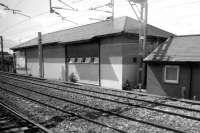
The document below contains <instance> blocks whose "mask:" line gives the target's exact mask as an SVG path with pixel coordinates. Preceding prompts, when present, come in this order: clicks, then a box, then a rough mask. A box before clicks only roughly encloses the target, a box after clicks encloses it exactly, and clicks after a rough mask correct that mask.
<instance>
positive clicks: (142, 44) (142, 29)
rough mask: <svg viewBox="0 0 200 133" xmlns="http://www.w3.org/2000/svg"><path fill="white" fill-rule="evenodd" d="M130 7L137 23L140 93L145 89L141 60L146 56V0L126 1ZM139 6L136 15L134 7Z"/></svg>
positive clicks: (144, 71) (144, 68)
mask: <svg viewBox="0 0 200 133" xmlns="http://www.w3.org/2000/svg"><path fill="white" fill-rule="evenodd" d="M128 2H129V4H130V5H131V7H132V9H133V11H134V13H135V15H136V16H137V18H138V21H139V46H138V64H139V66H138V76H137V84H138V87H139V89H140V91H141V89H142V88H145V80H146V79H145V73H146V67H145V64H144V63H143V59H144V57H145V56H146V53H147V52H146V40H147V37H146V36H147V18H148V3H147V0H128ZM136 4H138V5H140V10H139V15H138V14H137V12H136V10H135V8H134V6H135V5H136Z"/></svg>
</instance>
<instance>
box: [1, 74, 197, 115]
mask: <svg viewBox="0 0 200 133" xmlns="http://www.w3.org/2000/svg"><path fill="white" fill-rule="evenodd" d="M1 76H2V75H1ZM4 77H5V76H4ZM9 78H13V77H9ZM14 79H16V78H14ZM16 80H19V79H16ZM25 80H26V81H27V80H28V79H25ZM35 81H36V82H40V81H38V80H35ZM27 82H28V81H27ZM30 82H33V79H31V81H30ZM41 83H48V84H51V85H57V86H60V87H69V88H72V89H77V90H82V91H85V92H92V93H97V94H103V95H108V96H115V97H119V98H125V99H128V100H135V101H141V102H147V103H151V104H157V105H160V106H166V107H171V108H176V109H181V110H187V111H193V112H198V113H200V110H198V109H193V108H186V107H181V106H176V105H170V104H165V103H159V102H157V101H150V100H145V99H140V98H135V97H127V96H122V95H118V94H112V93H105V92H101V91H95V90H89V89H83V88H80V87H77V86H68V85H61V84H58V83H52V82H48V81H47V82H46V81H42V82H41ZM32 84H36V83H32Z"/></svg>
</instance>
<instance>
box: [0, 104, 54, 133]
mask: <svg viewBox="0 0 200 133" xmlns="http://www.w3.org/2000/svg"><path fill="white" fill-rule="evenodd" d="M0 132H1V133H52V132H51V131H49V130H48V129H46V128H45V127H43V126H42V125H40V124H37V123H35V122H33V121H32V120H29V119H28V118H27V117H25V116H23V115H22V114H20V113H18V112H16V111H15V110H14V109H13V108H11V107H9V106H8V105H6V104H5V103H2V102H0Z"/></svg>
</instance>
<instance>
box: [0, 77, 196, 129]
mask: <svg viewBox="0 0 200 133" xmlns="http://www.w3.org/2000/svg"><path fill="white" fill-rule="evenodd" d="M9 75H12V76H9ZM1 76H2V77H3V78H7V79H10V80H15V81H18V82H23V83H29V84H32V85H35V86H37V87H41V86H42V87H46V88H51V89H57V90H60V91H67V92H70V93H75V94H79V95H84V96H87V97H92V98H96V99H101V100H106V101H109V102H117V103H120V104H126V105H128V106H134V107H139V108H145V109H148V110H152V111H158V112H162V113H167V114H170V115H176V116H180V117H183V118H187V119H192V120H198V121H200V118H196V117H192V116H188V115H183V114H178V113H174V112H169V111H164V110H160V109H154V108H151V107H146V106H142V105H134V104H132V103H131V102H127V101H126V102H124V101H118V100H113V99H109V98H105V97H100V96H95V95H92V94H85V93H80V92H77V91H75V90H79V91H80V90H81V91H83V92H84V91H85V92H91V91H92V93H98V94H99V93H100V94H101V95H106V96H107V95H109V96H112V97H115V99H116V98H124V99H126V100H127V99H128V100H137V101H140V102H141V101H142V102H148V103H151V104H158V105H162V106H164V105H165V104H163V103H158V102H153V101H149V100H143V99H138V98H133V97H125V96H120V95H117V94H110V93H105V92H100V91H97V90H87V89H83V88H81V87H79V86H78V87H77V85H76V86H74V89H75V90H66V89H59V88H58V87H56V86H60V87H68V88H69V87H70V89H73V87H72V86H73V85H72V84H70V85H63V84H58V83H52V82H51V81H47V80H43V79H42V80H41V79H36V78H32V77H30V78H28V79H23V78H16V77H20V76H19V75H14V74H9V73H4V74H3V73H1ZM22 77H23V76H22ZM24 77H25V76H24ZM1 82H2V81H1ZM2 83H4V84H7V85H10V86H13V87H16V88H21V89H24V90H28V91H31V92H34V93H37V94H40V95H43V96H47V97H52V98H55V99H58V100H61V101H65V102H70V103H73V104H76V105H79V106H83V107H86V108H90V109H93V110H97V111H101V112H104V113H108V114H111V115H115V116H117V117H120V118H123V119H127V120H131V121H137V122H140V123H143V124H148V125H151V126H155V127H158V128H162V129H166V130H169V131H174V132H184V131H182V130H178V129H174V128H171V127H168V126H165V125H161V124H158V123H153V122H149V121H144V120H139V119H135V118H131V117H126V116H123V115H119V114H116V113H113V112H109V111H107V110H103V109H100V108H94V107H91V106H88V105H85V104H80V103H76V102H74V101H71V100H67V99H64V98H60V97H56V96H54V95H49V94H45V93H41V92H40V91H37V90H32V89H27V88H26V87H23V86H19V85H13V84H11V83H9V82H5V81H3V82H2ZM1 89H3V88H1ZM3 90H5V91H8V92H10V93H13V94H15V95H18V96H22V97H23V98H26V99H27V97H25V96H23V95H21V94H18V93H15V92H13V91H10V90H6V89H3ZM28 100H32V101H34V99H30V98H29V99H28ZM34 102H38V101H34ZM40 104H42V103H40ZM45 106H50V107H53V106H51V105H45ZM165 106H167V107H173V108H176V109H184V110H186V111H193V112H198V113H199V112H200V111H199V110H196V109H190V108H185V107H179V106H174V105H165ZM54 109H55V108H54ZM56 109H57V110H60V111H62V112H63V110H61V109H58V108H56ZM64 112H65V113H72V114H73V112H66V111H64ZM73 115H74V114H73ZM75 115H77V116H78V114H75ZM86 119H87V118H86ZM87 120H89V119H87ZM90 121H91V120H90ZM96 123H98V122H96ZM98 124H99V123H98ZM103 126H105V125H103ZM107 126H108V125H107ZM108 127H109V128H112V127H111V126H108ZM113 129H114V130H117V131H119V132H123V131H121V130H119V129H115V128H113Z"/></svg>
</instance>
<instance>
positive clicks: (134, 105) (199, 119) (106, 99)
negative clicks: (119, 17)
mask: <svg viewBox="0 0 200 133" xmlns="http://www.w3.org/2000/svg"><path fill="white" fill-rule="evenodd" d="M7 78H10V77H7ZM11 78H12V77H11ZM16 80H19V81H23V83H25V82H26V81H25V80H21V79H16ZM0 82H1V81H0ZM28 83H31V82H28ZM8 84H9V83H8ZM32 84H34V85H37V86H42V87H47V88H48V89H54V90H60V91H65V92H70V93H74V94H79V95H84V96H88V97H92V98H96V99H101V100H105V101H110V102H115V103H120V104H124V105H128V106H132V107H137V108H144V109H147V110H150V111H156V112H161V113H166V114H169V115H176V116H180V117H183V118H187V119H192V120H197V121H200V118H198V117H192V116H189V115H183V114H179V113H175V112H170V111H165V110H161V109H156V108H151V107H146V106H142V105H136V104H132V103H129V102H121V101H116V100H112V99H109V98H102V97H100V96H94V95H90V94H84V93H80V92H76V91H72V90H63V89H59V88H56V87H52V86H48V85H43V84H39V83H32Z"/></svg>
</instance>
